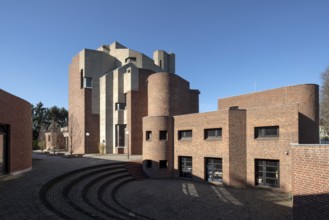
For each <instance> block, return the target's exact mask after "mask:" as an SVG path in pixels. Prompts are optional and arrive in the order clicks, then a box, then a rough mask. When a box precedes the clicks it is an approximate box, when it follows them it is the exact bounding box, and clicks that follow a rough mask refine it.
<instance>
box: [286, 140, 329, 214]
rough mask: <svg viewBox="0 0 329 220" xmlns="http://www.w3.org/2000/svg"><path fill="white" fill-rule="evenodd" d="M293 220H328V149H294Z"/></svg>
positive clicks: (318, 146) (310, 146)
mask: <svg viewBox="0 0 329 220" xmlns="http://www.w3.org/2000/svg"><path fill="white" fill-rule="evenodd" d="M292 165H293V175H292V179H293V191H292V192H293V218H294V219H329V209H328V204H329V145H295V146H293V163H292Z"/></svg>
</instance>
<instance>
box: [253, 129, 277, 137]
mask: <svg viewBox="0 0 329 220" xmlns="http://www.w3.org/2000/svg"><path fill="white" fill-rule="evenodd" d="M271 137H279V126H268V127H256V128H255V138H271Z"/></svg>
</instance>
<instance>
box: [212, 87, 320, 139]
mask: <svg viewBox="0 0 329 220" xmlns="http://www.w3.org/2000/svg"><path fill="white" fill-rule="evenodd" d="M289 104H297V106H298V112H299V121H298V123H299V133H298V134H299V143H319V86H318V85H315V84H303V85H296V86H287V87H282V88H278V89H271V90H267V91H262V92H255V93H250V94H245V95H239V96H234V97H228V98H224V99H219V100H218V109H227V108H230V107H231V106H239V108H241V109H247V110H248V109H252V108H264V107H269V106H278V105H289Z"/></svg>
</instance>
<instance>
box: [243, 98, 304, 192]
mask: <svg viewBox="0 0 329 220" xmlns="http://www.w3.org/2000/svg"><path fill="white" fill-rule="evenodd" d="M263 126H279V137H277V138H261V139H255V127H263ZM246 135H247V182H248V185H250V186H255V159H267V160H279V161H280V173H279V175H280V177H279V178H280V190H281V191H285V192H290V191H291V153H290V151H291V146H290V144H291V143H297V142H298V106H297V105H296V104H293V105H279V106H269V107H263V108H254V109H249V110H247V134H246Z"/></svg>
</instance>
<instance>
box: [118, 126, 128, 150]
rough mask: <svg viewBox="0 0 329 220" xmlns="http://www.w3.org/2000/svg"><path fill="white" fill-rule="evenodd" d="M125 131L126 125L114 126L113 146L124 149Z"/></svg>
mask: <svg viewBox="0 0 329 220" xmlns="http://www.w3.org/2000/svg"><path fill="white" fill-rule="evenodd" d="M125 131H126V125H122V124H121V125H120V124H119V125H115V133H116V135H115V145H116V146H117V147H124V146H125Z"/></svg>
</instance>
